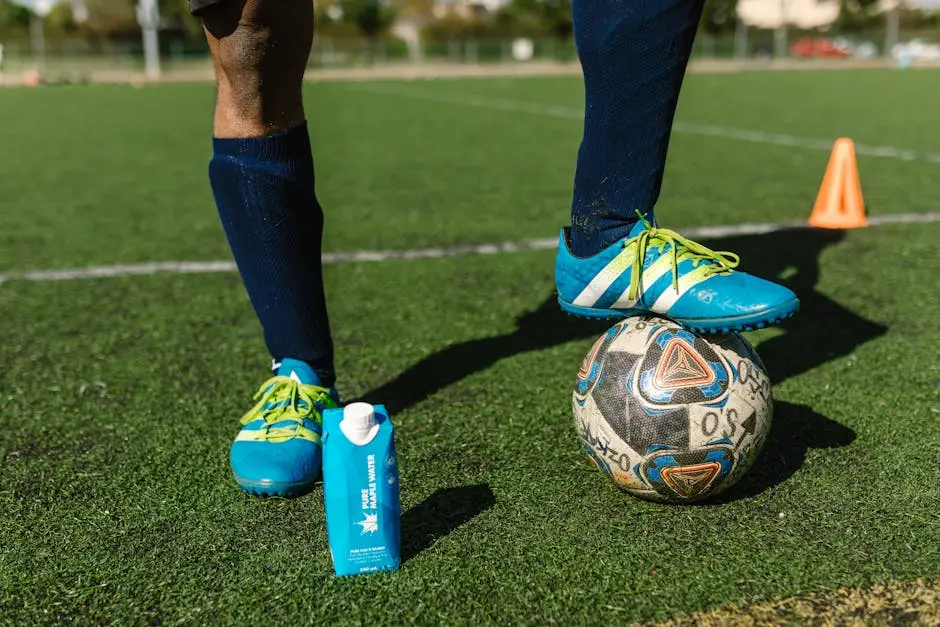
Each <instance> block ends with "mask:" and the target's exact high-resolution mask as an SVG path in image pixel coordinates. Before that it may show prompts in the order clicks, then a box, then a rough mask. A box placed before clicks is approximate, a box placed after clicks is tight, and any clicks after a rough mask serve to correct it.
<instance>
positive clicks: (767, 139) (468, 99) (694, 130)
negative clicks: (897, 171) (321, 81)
mask: <svg viewBox="0 0 940 627" xmlns="http://www.w3.org/2000/svg"><path fill="white" fill-rule="evenodd" d="M350 89H356V90H359V91H368V92H372V93H377V94H385V95H389V96H398V97H401V98H411V99H413V100H427V101H430V102H440V103H445V104H454V105H463V106H465V107H476V108H479V109H493V110H496V111H515V112H519V113H531V114H534V115H546V116H551V117H556V118H569V119H577V120H580V119H582V117H583V116H584V112H583V111H582V110H581V109H573V108H571V107H561V106H553V105H545V104H539V103H536V102H523V101H519V100H503V99H494V98H480V97H477V96H471V95H459V96H457V95H454V96H447V95H442V94H432V93H429V92H426V91H419V90H416V89H403V88H394V87H379V86H374V85H355V86H350ZM672 130H673V132H674V133H683V134H686V135H701V136H705V137H718V138H721V139H734V140H738V141H746V142H751V143H755V144H772V145H774V146H792V147H794V148H809V149H812V150H827V151H828V150H832V145H833V142H834V141H835V140H834V139H818V138H812V137H797V136H795V135H787V134H785V133H768V132H765V131H755V130H750V129H743V128H733V127H729V126H718V125H714V124H692V123H689V122H675V123H674V124H673V125H672ZM855 152H856V154H859V155H864V156H866V157H883V158H888V159H900V160H902V161H926V162H928V163H938V164H940V154H938V153H927V152H918V151H916V150H908V149H906V148H898V147H895V146H869V145H867V144H855Z"/></svg>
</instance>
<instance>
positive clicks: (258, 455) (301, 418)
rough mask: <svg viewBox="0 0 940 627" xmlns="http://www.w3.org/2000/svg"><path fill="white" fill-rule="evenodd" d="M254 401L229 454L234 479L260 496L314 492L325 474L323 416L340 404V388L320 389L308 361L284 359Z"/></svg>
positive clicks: (286, 495) (297, 494)
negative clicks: (337, 391) (321, 440)
mask: <svg viewBox="0 0 940 627" xmlns="http://www.w3.org/2000/svg"><path fill="white" fill-rule="evenodd" d="M255 399H258V403H257V404H256V405H255V406H254V407H252V408H251V409H250V410H249V411H248V413H246V414H245V415H244V417H242V419H241V423H242V424H243V425H244V427H243V428H242V430H241V431H239V432H238V435H237V436H236V437H235V441H234V442H233V443H232V448H231V451H230V452H229V463H230V464H231V466H232V473H233V474H234V475H235V481H236V482H238V485H240V486H241V487H242V489H243V490H245V492H248V493H250V494H255V495H258V496H285V497H291V496H299V495H301V494H303V493H305V492H307V491H309V490H310V488H311V487H313V484H314V483H315V482H316V480H317V478H318V477H319V476H320V463H321V460H322V455H321V450H320V434H321V433H322V426H321V425H322V420H321V415H322V412H323V410H324V409H328V408H333V407H338V406H339V402H338V397H337V394H336V392H335V390H330V389H328V388H325V387H321V386H320V385H319V379H318V378H317V376H316V374H314V372H313V370H312V369H311V368H310V366H308V365H307V364H306V363H304V362H302V361H297V360H294V359H285V360H283V362H281V365H280V367H279V368H278V371H277V375H275V376H274V377H271V378H270V379H268V380H267V381H265V382H264V384H263V385H262V386H261V389H260V390H258V393H257V394H256V395H255Z"/></svg>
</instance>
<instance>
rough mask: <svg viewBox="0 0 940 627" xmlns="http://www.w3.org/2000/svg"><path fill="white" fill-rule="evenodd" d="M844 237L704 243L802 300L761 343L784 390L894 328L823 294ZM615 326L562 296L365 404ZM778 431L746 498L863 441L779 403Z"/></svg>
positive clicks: (429, 390) (742, 491)
mask: <svg viewBox="0 0 940 627" xmlns="http://www.w3.org/2000/svg"><path fill="white" fill-rule="evenodd" d="M844 237H845V233H844V232H843V231H831V230H821V229H812V228H794V229H787V230H782V231H776V232H772V233H765V234H760V235H742V236H733V237H725V238H718V239H713V240H711V241H706V242H703V243H704V244H705V245H707V246H709V247H711V248H713V249H716V250H731V251H734V252H737V253H738V254H739V255H740V256H741V258H742V259H743V263H742V267H741V269H742V270H744V271H747V272H750V273H752V274H755V275H757V276H761V277H765V278H768V279H773V280H777V281H779V282H781V283H783V284H785V285H787V286H788V287H790V288H791V289H793V290H794V291H795V292H796V294H797V295H798V296H799V298H800V301H801V311H800V313H799V314H798V315H797V316H796V317H794V318H791V319H789V320H785V321H784V322H783V323H782V324H780V325H779V326H780V328H781V330H782V331H783V333H782V334H781V335H779V336H776V337H772V338H770V339H768V340H766V341H764V342H763V343H761V344H760V345H758V347H757V350H758V352H759V353H760V355H761V357H762V358H763V361H764V362H765V364H766V365H767V368H768V369H769V371H770V376H771V380H772V381H773V383H774V384H775V385H776V384H779V383H781V382H783V381H785V380H787V379H790V378H792V377H796V376H799V375H801V374H804V373H806V372H809V371H810V370H813V369H814V368H817V367H819V366H821V365H823V364H825V363H827V362H829V361H832V360H834V359H838V358H840V357H845V356H847V355H849V354H851V353H852V351H854V350H855V348H856V347H858V346H859V345H861V344H864V343H865V342H868V341H871V340H873V339H875V338H877V337H880V336H882V335H884V334H885V333H886V332H887V327H885V326H883V325H881V324H878V323H875V322H872V321H870V320H867V319H865V318H863V317H861V316H859V315H858V314H856V313H854V312H852V311H851V310H849V309H848V308H846V307H844V306H843V305H841V304H839V303H837V302H835V301H834V300H832V299H830V298H829V297H828V296H826V295H824V294H822V293H820V292H818V291H817V290H816V284H817V283H818V281H819V274H820V271H819V256H820V254H822V252H823V251H824V250H825V249H826V248H827V247H829V246H831V245H834V244H836V243H838V242H840V241H842V240H843V239H844ZM609 326H610V323H609V322H596V321H585V320H580V319H573V318H570V317H568V316H566V315H565V314H563V313H562V312H561V311H560V310H559V308H558V305H557V303H556V301H555V295H554V294H552V295H550V296H549V297H548V298H547V299H546V300H544V301H543V302H542V303H541V304H539V306H538V307H537V308H536V309H534V310H532V311H530V312H528V313H526V314H523V315H522V316H520V317H519V318H518V320H517V324H516V329H515V330H514V331H513V332H511V333H508V334H505V335H500V336H496V337H488V338H481V339H476V340H471V341H468V342H463V343H460V344H454V345H452V346H448V347H446V348H444V349H442V350H441V351H439V352H437V353H435V354H433V355H431V356H429V357H427V358H425V359H423V360H422V361H420V362H418V363H416V364H414V365H413V366H411V367H410V368H408V369H407V370H406V371H404V372H402V373H401V374H400V375H399V376H398V377H396V378H395V379H394V380H392V381H389V382H388V383H386V384H385V385H383V386H381V387H379V388H377V389H375V390H373V391H371V392H369V393H367V394H366V395H365V396H364V397H363V400H366V401H368V402H372V403H383V402H384V403H385V404H386V405H388V406H389V407H390V409H391V410H392V411H393V413H400V412H402V411H404V410H406V409H409V408H411V407H413V406H415V405H416V404H418V403H420V402H422V401H423V400H424V399H426V398H427V397H429V396H431V395H432V394H435V393H436V392H438V391H440V390H442V389H444V388H446V387H447V386H449V385H452V384H454V383H457V382H459V381H460V380H462V379H464V378H465V377H467V376H470V375H471V374H473V373H475V372H478V371H481V370H485V369H486V368H489V367H490V366H492V365H493V364H494V363H496V362H497V361H499V360H501V359H504V358H506V357H511V356H514V355H518V354H520V353H525V352H529V351H535V350H542V349H546V348H550V347H552V346H557V345H559V344H565V343H567V342H571V341H575V340H585V341H586V342H585V351H586V350H587V349H588V343H589V342H593V340H594V339H595V338H596V337H597V336H598V335H600V334H601V333H602V332H603V331H604V330H606V329H607V328H608V327H609ZM571 366H572V367H575V366H576V365H575V364H572V365H571ZM560 367H561V365H560ZM572 383H573V382H572ZM558 402H567V398H562V397H561V396H559V399H558ZM773 429H774V431H773V433H772V434H771V436H770V440H769V441H768V442H767V445H766V452H765V454H764V457H762V458H761V460H760V461H759V462H758V463H757V464H755V468H754V470H753V471H752V473H751V474H750V475H749V476H748V477H745V478H744V479H742V482H741V485H740V486H738V488H737V490H736V491H735V492H733V493H732V495H738V497H737V498H741V497H742V496H753V495H755V494H759V493H760V492H761V491H763V490H766V489H767V488H769V487H772V486H774V485H777V484H779V483H780V482H782V481H785V480H786V479H787V478H789V477H790V476H792V475H793V473H794V472H796V471H797V470H798V469H799V467H800V465H801V464H802V462H803V459H804V457H805V453H806V449H807V448H808V447H810V446H815V445H816V444H814V443H817V442H818V443H820V444H819V445H820V446H844V445H846V444H849V443H851V442H852V440H853V439H854V433H853V432H852V431H851V430H850V429H847V428H846V427H844V426H842V425H839V424H838V423H836V422H835V421H832V420H830V419H829V418H826V417H824V416H820V415H819V414H817V413H815V412H814V411H812V410H811V409H809V408H806V407H802V406H798V405H792V404H788V403H780V404H779V405H778V408H777V412H776V416H775V420H774V427H773ZM826 442H834V443H835V444H832V443H830V444H826Z"/></svg>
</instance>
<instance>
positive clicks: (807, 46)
mask: <svg viewBox="0 0 940 627" xmlns="http://www.w3.org/2000/svg"><path fill="white" fill-rule="evenodd" d="M849 55H850V52H849V51H848V50H846V49H845V48H844V47H841V46H837V45H836V44H835V43H834V42H833V41H832V40H831V39H827V38H825V37H816V38H812V37H803V38H801V39H797V40H796V41H794V42H793V43H792V44H790V56H792V57H824V58H829V59H844V58H845V57H848V56H849Z"/></svg>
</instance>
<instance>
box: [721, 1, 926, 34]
mask: <svg viewBox="0 0 940 627" xmlns="http://www.w3.org/2000/svg"><path fill="white" fill-rule="evenodd" d="M899 6H910V7H920V8H923V9H926V10H936V9H937V8H940V0H880V1H879V2H878V11H879V12H886V11H891V10H892V9H895V8H897V7H899ZM738 16H739V17H740V18H741V21H743V22H744V23H745V24H746V25H748V26H753V27H756V28H779V27H781V26H784V25H787V26H795V27H797V28H806V29H811V28H821V27H824V26H828V25H829V24H832V23H833V22H835V21H836V18H838V17H839V0H738Z"/></svg>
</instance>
